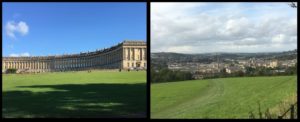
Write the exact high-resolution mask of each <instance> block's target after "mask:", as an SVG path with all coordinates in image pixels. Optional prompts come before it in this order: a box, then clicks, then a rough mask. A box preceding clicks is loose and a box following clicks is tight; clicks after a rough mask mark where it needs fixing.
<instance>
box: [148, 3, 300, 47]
mask: <svg viewBox="0 0 300 122" xmlns="http://www.w3.org/2000/svg"><path fill="white" fill-rule="evenodd" d="M296 11H297V10H296V9H294V8H291V7H290V6H289V5H288V4H287V3H248V4H247V3H151V52H167V51H172V52H178V53H181V52H184V53H204V52H261V51H282V50H289V49H293V48H294V47H296V46H293V45H297V41H295V40H297V13H296ZM280 34H282V35H284V37H283V38H280V40H278V39H277V40H276V37H277V36H278V35H280ZM279 42H280V43H279ZM272 45H281V46H275V47H274V46H272ZM291 45H292V46H291Z"/></svg>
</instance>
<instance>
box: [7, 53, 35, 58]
mask: <svg viewBox="0 0 300 122" xmlns="http://www.w3.org/2000/svg"><path fill="white" fill-rule="evenodd" d="M29 56H30V54H29V53H28V52H25V53H20V54H16V53H12V54H10V55H9V57H29Z"/></svg>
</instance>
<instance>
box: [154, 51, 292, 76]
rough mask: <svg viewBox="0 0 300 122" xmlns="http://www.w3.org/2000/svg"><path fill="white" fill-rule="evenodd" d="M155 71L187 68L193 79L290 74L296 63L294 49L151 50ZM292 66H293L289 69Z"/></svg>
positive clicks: (186, 70) (185, 69) (184, 69)
mask: <svg viewBox="0 0 300 122" xmlns="http://www.w3.org/2000/svg"><path fill="white" fill-rule="evenodd" d="M151 59H152V60H151V61H152V62H151V64H152V65H151V66H152V68H154V70H155V72H159V69H162V68H168V69H169V70H172V71H185V72H190V73H191V74H192V77H193V78H194V79H202V78H205V77H215V76H220V75H224V74H226V75H227V76H234V75H238V76H243V75H251V74H252V75H274V74H287V73H288V74H293V73H295V71H294V69H296V67H297V49H295V50H292V51H285V52H277V53H206V54H178V53H152V54H151ZM291 68H293V69H291Z"/></svg>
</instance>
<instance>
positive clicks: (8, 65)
mask: <svg viewBox="0 0 300 122" xmlns="http://www.w3.org/2000/svg"><path fill="white" fill-rule="evenodd" d="M146 66H147V46H146V42H144V41H123V42H122V43H119V44H117V45H115V46H112V47H110V48H106V49H101V50H96V51H93V52H81V53H79V54H70V55H55V56H31V57H3V58H2V72H5V71H6V70H7V69H17V72H56V71H78V70H91V69H124V70H127V69H146V68H147V67H146Z"/></svg>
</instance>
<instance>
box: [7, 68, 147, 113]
mask: <svg viewBox="0 0 300 122" xmlns="http://www.w3.org/2000/svg"><path fill="white" fill-rule="evenodd" d="M2 84H3V86H2V88H3V92H2V95H3V103H2V106H3V108H2V112H3V115H2V116H4V117H144V116H145V113H146V72H104V71H92V72H91V73H87V72H66V73H43V74H23V75H22V74H14V75H3V83H2Z"/></svg>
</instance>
